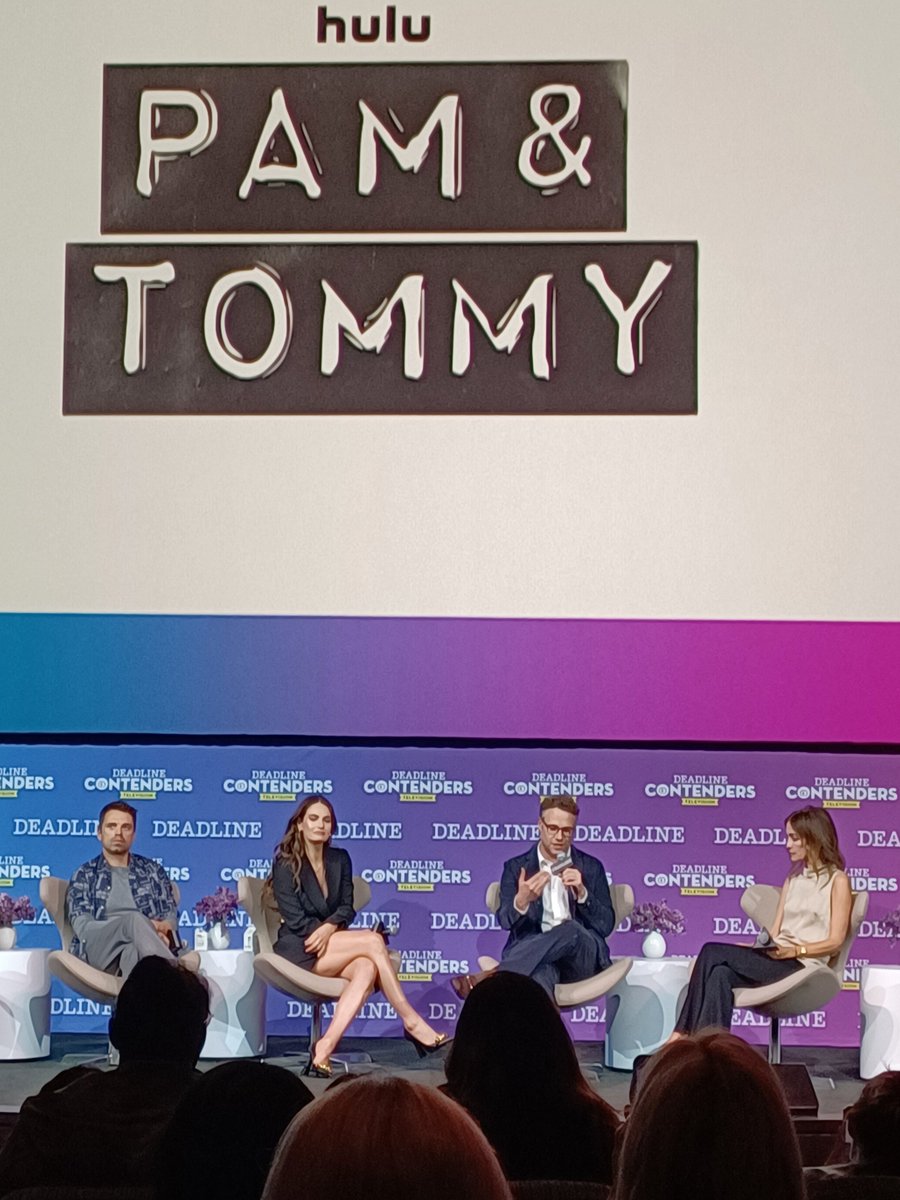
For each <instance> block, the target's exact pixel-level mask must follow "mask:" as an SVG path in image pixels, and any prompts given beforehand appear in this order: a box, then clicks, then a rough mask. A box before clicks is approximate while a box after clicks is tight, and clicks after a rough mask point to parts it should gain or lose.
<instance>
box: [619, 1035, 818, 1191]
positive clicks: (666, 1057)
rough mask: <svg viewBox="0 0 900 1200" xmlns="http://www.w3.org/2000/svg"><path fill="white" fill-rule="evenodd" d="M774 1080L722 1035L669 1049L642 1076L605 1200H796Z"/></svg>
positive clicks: (796, 1165)
mask: <svg viewBox="0 0 900 1200" xmlns="http://www.w3.org/2000/svg"><path fill="white" fill-rule="evenodd" d="M804 1195H805V1193H804V1186H803V1172H802V1168H801V1165H800V1152H799V1149H798V1146H797V1138H796V1135H795V1133H794V1127H793V1125H792V1124H791V1118H790V1114H789V1112H788V1109H787V1104H786V1103H785V1099H784V1094H783V1092H782V1090H781V1087H780V1085H779V1083H778V1080H777V1078H776V1077H775V1073H774V1072H773V1071H772V1069H771V1067H770V1066H769V1065H768V1064H767V1063H766V1062H765V1060H764V1059H763V1058H762V1057H761V1055H759V1054H758V1053H757V1052H756V1051H755V1050H754V1049H753V1048H752V1047H750V1046H748V1045H747V1043H746V1042H743V1041H741V1040H740V1038H736V1037H733V1036H732V1035H731V1034H730V1033H725V1032H723V1031H721V1030H708V1031H706V1032H703V1033H698V1034H696V1035H694V1036H693V1037H686V1038H682V1039H681V1040H679V1041H676V1042H672V1043H671V1044H670V1045H668V1046H666V1047H665V1048H664V1049H663V1050H661V1051H660V1052H659V1054H657V1055H656V1056H655V1059H654V1061H653V1063H652V1065H651V1066H650V1069H649V1070H648V1071H647V1073H646V1076H645V1078H644V1081H643V1083H642V1086H641V1088H640V1090H639V1092H638V1095H637V1099H636V1100H635V1104H634V1107H633V1109H632V1110H631V1114H630V1116H629V1118H628V1121H627V1123H626V1125H625V1130H624V1136H623V1137H622V1139H621V1143H620V1145H619V1149H618V1155H617V1168H616V1181H615V1184H614V1186H613V1190H612V1197H613V1200H721V1197H723V1196H727V1197H728V1200H761V1198H762V1197H765V1200H803V1197H804Z"/></svg>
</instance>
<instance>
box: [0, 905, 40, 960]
mask: <svg viewBox="0 0 900 1200" xmlns="http://www.w3.org/2000/svg"><path fill="white" fill-rule="evenodd" d="M34 918H35V911H34V905H33V904H32V903H31V901H30V900H29V899H28V897H27V896H17V897H13V896H10V894H9V893H8V892H0V950H12V948H13V946H15V944H16V929H15V925H14V924H13V922H14V921H33V920H34Z"/></svg>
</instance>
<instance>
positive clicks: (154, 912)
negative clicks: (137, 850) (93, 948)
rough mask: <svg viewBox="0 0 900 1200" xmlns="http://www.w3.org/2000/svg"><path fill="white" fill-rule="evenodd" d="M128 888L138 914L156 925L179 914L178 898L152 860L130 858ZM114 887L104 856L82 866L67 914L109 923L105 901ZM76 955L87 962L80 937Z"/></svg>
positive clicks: (68, 898) (72, 885) (72, 883)
mask: <svg viewBox="0 0 900 1200" xmlns="http://www.w3.org/2000/svg"><path fill="white" fill-rule="evenodd" d="M128 884H129V886H130V888H131V894H132V896H133V897H134V903H135V905H136V906H137V908H138V911H139V912H142V913H143V914H144V916H145V917H149V918H150V919H151V920H153V921H162V920H164V919H165V918H166V917H168V916H171V914H172V913H173V912H175V911H176V908H177V906H176V904H175V894H174V893H173V891H172V885H171V883H170V882H169V877H168V875H167V874H166V873H165V871H164V870H163V869H162V867H161V866H160V865H159V863H157V862H154V861H153V859H152V858H144V856H143V854H130V855H129V856H128ZM111 887H112V871H111V869H110V866H109V863H108V862H107V861H106V859H105V858H104V856H103V855H102V854H98V855H97V857H96V858H92V859H91V860H90V862H86V863H84V864H83V866H80V867H79V868H78V870H77V871H76V872H75V874H74V875H73V876H72V878H71V879H70V880H69V891H68V893H67V895H66V914H67V916H68V918H69V920H70V921H71V920H72V918H73V917H92V918H93V919H94V920H95V921H105V920H106V901H107V898H108V897H109V889H110V888H111ZM70 949H71V951H72V953H73V954H77V955H78V956H79V958H84V950H83V947H82V945H81V942H79V940H78V938H77V937H73V938H72V945H71V947H70Z"/></svg>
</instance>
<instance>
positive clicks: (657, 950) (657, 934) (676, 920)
mask: <svg viewBox="0 0 900 1200" xmlns="http://www.w3.org/2000/svg"><path fill="white" fill-rule="evenodd" d="M631 928H632V929H633V930H634V931H635V933H642V934H643V935H644V940H643V942H642V943H641V953H642V954H643V956H644V958H665V954H666V939H665V936H664V934H667V933H668V934H670V935H674V934H679V933H684V913H682V912H679V910H678V909H677V908H670V907H669V906H668V904H666V902H665V900H657V901H645V902H644V903H643V904H636V905H635V906H634V909H633V910H632V913H631Z"/></svg>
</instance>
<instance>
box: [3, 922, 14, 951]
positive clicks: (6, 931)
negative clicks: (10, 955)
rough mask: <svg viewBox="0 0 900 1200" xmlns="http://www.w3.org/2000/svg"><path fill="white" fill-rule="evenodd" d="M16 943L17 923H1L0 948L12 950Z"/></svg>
mask: <svg viewBox="0 0 900 1200" xmlns="http://www.w3.org/2000/svg"><path fill="white" fill-rule="evenodd" d="M15 944H16V927H15V925H0V950H12V948H13V946H15Z"/></svg>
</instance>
